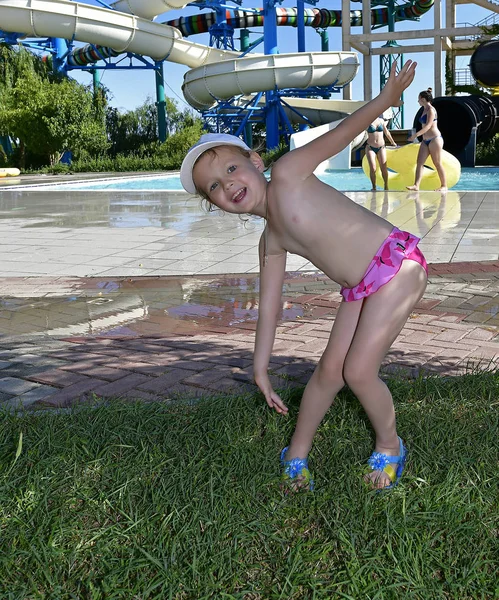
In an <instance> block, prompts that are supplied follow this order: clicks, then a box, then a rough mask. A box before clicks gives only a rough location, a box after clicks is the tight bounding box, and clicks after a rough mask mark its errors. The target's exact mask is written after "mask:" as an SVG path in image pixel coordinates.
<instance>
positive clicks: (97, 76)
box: [91, 69, 101, 94]
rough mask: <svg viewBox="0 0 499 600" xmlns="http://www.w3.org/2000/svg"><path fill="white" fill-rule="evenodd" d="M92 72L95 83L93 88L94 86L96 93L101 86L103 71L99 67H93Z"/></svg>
mask: <svg viewBox="0 0 499 600" xmlns="http://www.w3.org/2000/svg"><path fill="white" fill-rule="evenodd" d="M91 73H92V83H93V88H94V94H96V93H97V90H98V89H99V88H100V78H101V72H100V70H99V69H92V71H91Z"/></svg>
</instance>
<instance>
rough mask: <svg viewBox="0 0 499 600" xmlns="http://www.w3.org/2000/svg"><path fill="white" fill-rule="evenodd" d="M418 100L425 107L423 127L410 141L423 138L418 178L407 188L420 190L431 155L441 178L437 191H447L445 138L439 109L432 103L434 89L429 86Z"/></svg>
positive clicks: (422, 120)
mask: <svg viewBox="0 0 499 600" xmlns="http://www.w3.org/2000/svg"><path fill="white" fill-rule="evenodd" d="M418 102H419V105H420V106H422V107H423V114H422V115H421V117H419V122H420V123H421V129H420V130H419V131H416V133H415V134H414V135H411V137H410V138H409V141H410V142H414V141H415V140H416V139H417V138H418V137H419V136H420V135H422V136H423V140H422V142H421V145H420V146H419V152H418V161H417V165H416V179H415V181H414V185H408V186H407V189H408V190H414V191H416V192H417V191H418V190H419V184H420V183H421V179H422V178H423V168H424V164H425V161H426V159H427V158H428V156H429V155H430V156H431V158H432V160H433V164H434V165H435V168H436V170H437V173H438V176H439V178H440V187H439V188H437V189H436V190H435V191H436V192H446V191H447V179H446V176H445V171H444V168H443V166H442V150H443V147H444V140H443V137H442V134H441V133H440V130H439V129H438V126H437V111H436V110H435V108H434V106H433V105H432V102H433V96H432V89H431V88H428V89H427V90H425V91H423V92H420V94H419V98H418Z"/></svg>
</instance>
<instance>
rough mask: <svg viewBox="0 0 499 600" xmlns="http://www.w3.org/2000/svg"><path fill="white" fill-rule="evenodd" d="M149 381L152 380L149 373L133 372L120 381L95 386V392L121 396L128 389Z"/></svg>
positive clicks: (106, 395)
mask: <svg viewBox="0 0 499 600" xmlns="http://www.w3.org/2000/svg"><path fill="white" fill-rule="evenodd" d="M148 381H151V378H150V377H148V376H147V375H141V374H140V373H133V374H130V375H127V376H126V377H123V378H122V379H118V381H113V382H111V383H108V384H107V385H103V386H101V387H98V388H95V389H94V393H95V394H96V395H97V396H103V397H105V398H109V397H112V396H120V395H121V394H123V393H125V392H127V391H128V390H130V389H133V388H136V387H138V386H139V385H141V384H144V383H146V382H148ZM154 381H156V380H154Z"/></svg>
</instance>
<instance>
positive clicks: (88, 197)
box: [0, 190, 207, 228]
mask: <svg viewBox="0 0 499 600" xmlns="http://www.w3.org/2000/svg"><path fill="white" fill-rule="evenodd" d="M206 216H207V214H206V212H205V211H204V210H203V208H202V206H201V203H200V201H199V199H196V198H192V197H189V196H187V195H186V194H185V193H180V192H161V193H152V192H136V191H134V192H130V191H124V192H79V191H67V192H60V191H51V192H48V191H47V192H44V191H36V192H35V191H33V192H31V191H24V192H16V191H14V190H13V191H10V190H9V191H5V192H2V194H0V219H22V220H28V223H27V224H26V225H25V226H28V227H77V228H79V227H111V228H121V227H163V228H169V227H174V226H175V227H179V228H184V227H185V226H189V225H191V224H193V223H195V222H197V221H199V219H201V218H206Z"/></svg>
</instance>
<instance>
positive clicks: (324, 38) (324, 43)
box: [321, 29, 329, 52]
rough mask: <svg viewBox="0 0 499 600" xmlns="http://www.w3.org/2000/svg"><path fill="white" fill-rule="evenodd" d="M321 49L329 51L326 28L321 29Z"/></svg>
mask: <svg viewBox="0 0 499 600" xmlns="http://www.w3.org/2000/svg"><path fill="white" fill-rule="evenodd" d="M321 50H322V52H329V34H328V32H327V29H323V30H322V31H321Z"/></svg>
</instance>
